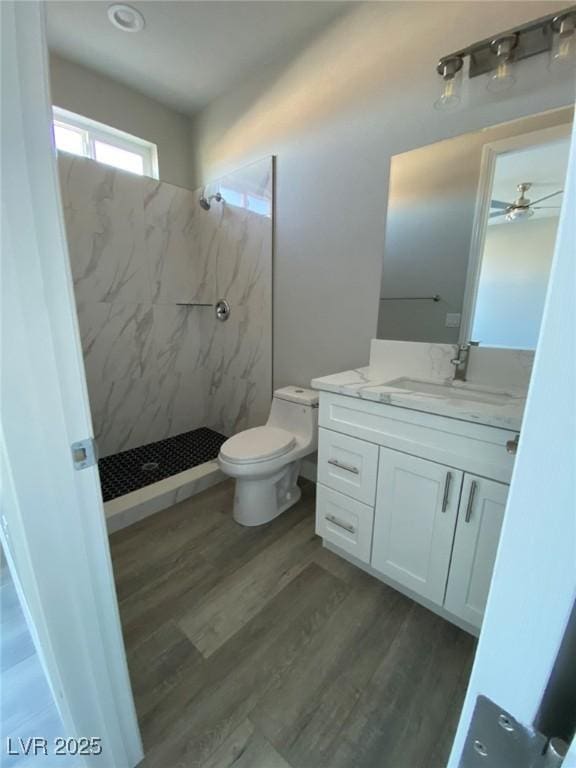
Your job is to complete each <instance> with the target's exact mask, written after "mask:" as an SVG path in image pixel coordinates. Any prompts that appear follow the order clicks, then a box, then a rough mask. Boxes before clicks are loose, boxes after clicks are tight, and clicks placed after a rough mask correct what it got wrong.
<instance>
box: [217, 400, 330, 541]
mask: <svg viewBox="0 0 576 768" xmlns="http://www.w3.org/2000/svg"><path fill="white" fill-rule="evenodd" d="M317 446H318V394H317V393H316V392H314V391H313V390H311V389H303V388H302V387H294V386H290V387H283V388H282V389H277V390H276V391H275V392H274V397H273V399H272V407H271V409H270V416H269V417H268V421H267V422H266V425H265V426H264V427H254V428H253V429H246V430H244V431H243V432H239V433H238V434H237V435H234V437H231V438H230V439H229V440H226V442H225V443H224V444H223V445H222V447H221V448H220V453H219V455H218V464H219V466H220V469H221V470H222V472H224V474H226V475H228V476H229V477H233V478H235V480H236V487H235V491H234V510H233V516H234V519H235V520H236V522H238V523H240V524H241V525H250V526H252V525H262V524H263V523H268V522H270V520H273V519H274V518H275V517H278V515H280V514H282V512H284V511H285V510H287V509H288V508H289V507H291V506H292V505H293V504H295V503H296V502H297V501H298V499H299V498H300V488H299V487H298V484H297V480H298V473H299V469H300V459H302V458H303V457H304V456H307V455H308V454H310V453H314V451H315V450H316V448H317Z"/></svg>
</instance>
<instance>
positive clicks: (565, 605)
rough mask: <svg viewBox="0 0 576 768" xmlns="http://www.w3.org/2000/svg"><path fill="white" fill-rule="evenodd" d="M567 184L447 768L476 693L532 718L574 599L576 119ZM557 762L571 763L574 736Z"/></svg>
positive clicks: (458, 749) (455, 759)
mask: <svg viewBox="0 0 576 768" xmlns="http://www.w3.org/2000/svg"><path fill="white" fill-rule="evenodd" d="M564 188H565V193H564V199H563V201H562V208H561V211H560V220H559V224H558V235H557V238H556V246H555V252H554V258H553V261H552V268H551V271H550V279H549V282H548V291H547V295H546V302H545V305H544V313H543V316H542V325H541V328H540V337H539V340H538V346H537V349H536V355H535V359H534V368H533V371H532V377H531V381H530V387H529V390H528V398H527V402H526V409H525V413H524V420H523V423H522V432H521V436H520V442H519V447H518V453H517V457H516V463H515V466H514V471H513V474H512V481H511V485H510V494H509V497H508V503H507V506H506V513H505V516H504V523H503V526H502V534H501V537H500V542H499V546H498V553H497V556H496V562H495V566H494V575H493V578H492V583H491V586H490V593H489V596H488V602H487V605H486V612H485V614H484V622H483V624H482V630H481V632H480V638H479V643H478V649H477V652H476V657H475V659H474V665H473V668H472V673H471V676H470V681H469V685H468V690H467V693H466V698H465V701H464V705H463V708H462V712H461V715H460V721H459V724H458V729H457V732H456V736H455V740H454V744H453V747H452V753H451V755H450V760H449V762H448V768H457V766H458V765H459V762H460V757H461V755H462V750H463V746H464V743H465V739H466V736H467V733H468V729H469V726H470V722H471V718H472V714H473V710H474V706H475V703H476V699H477V697H478V696H479V695H484V696H487V697H488V698H489V699H491V700H492V701H493V702H494V703H495V704H497V705H498V706H499V707H502V708H503V709H504V710H507V711H508V712H509V713H510V714H511V715H512V716H513V717H514V718H515V719H516V720H518V721H519V722H521V723H523V724H524V725H526V726H532V725H533V723H534V722H535V720H536V718H537V716H538V713H539V709H540V707H541V704H542V701H543V698H544V694H545V692H546V693H547V695H548V693H549V690H550V689H548V683H549V681H550V680H551V677H552V673H553V670H554V666H555V662H556V659H557V656H558V653H559V651H560V649H561V647H562V643H563V641H564V638H565V636H567V635H566V630H567V627H568V622H569V620H570V616H571V612H572V610H573V606H574V604H575V600H576V530H575V528H576V526H575V525H574V510H575V509H576V477H575V474H576V473H574V467H575V466H576V441H575V440H574V436H575V434H576V400H575V397H574V392H576V364H575V361H576V317H575V304H574V290H575V289H576V264H575V262H574V244H575V243H576V217H574V215H573V211H574V210H576V123H575V124H574V125H573V127H572V143H571V147H570V155H569V161H568V169H567V174H566V184H565V187H564ZM552 679H554V678H552ZM547 735H548V736H554V735H559V734H547ZM563 765H564V767H565V768H575V766H576V738H574V739H573V740H572V744H571V746H570V749H569V752H568V755H567V757H566V758H565V760H564V763H563Z"/></svg>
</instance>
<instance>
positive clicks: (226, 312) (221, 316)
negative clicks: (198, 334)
mask: <svg viewBox="0 0 576 768" xmlns="http://www.w3.org/2000/svg"><path fill="white" fill-rule="evenodd" d="M214 307H215V310H216V317H217V318H218V320H221V321H222V322H224V321H225V320H228V318H229V317H230V304H228V302H227V301H226V299H218V301H217V302H216V304H215V305H214Z"/></svg>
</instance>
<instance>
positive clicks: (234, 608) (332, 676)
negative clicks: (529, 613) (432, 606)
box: [111, 482, 475, 768]
mask: <svg viewBox="0 0 576 768" xmlns="http://www.w3.org/2000/svg"><path fill="white" fill-rule="evenodd" d="M232 497H233V485H232V483H231V482H226V483H222V484H221V485H218V486H216V487H214V488H211V489H209V490H207V491H205V492H204V493H203V494H200V495H198V496H196V497H194V498H193V499H190V500H188V501H185V502H182V503H181V504H178V505H176V506H174V507H172V508H171V509H169V510H166V511H165V512H161V513H159V514H157V515H155V516H153V517H150V518H148V519H146V520H143V521H142V522H140V523H138V524H136V525H134V526H132V527H130V528H128V529H125V530H123V531H119V532H118V533H115V534H113V535H112V536H111V550H112V558H113V563H114V570H115V574H116V583H117V590H118V597H119V601H120V613H121V618H122V625H123V631H124V637H125V642H126V649H127V655H128V663H129V667H130V675H131V678H132V686H133V690H134V696H135V700H136V707H137V711H138V718H139V721H140V727H141V730H142V737H143V740H144V746H145V751H146V757H145V759H144V761H143V762H142V764H141V765H142V768H188V767H189V766H190V767H191V766H196V767H197V768H232V766H233V768H444V766H445V765H446V761H447V757H448V754H449V751H450V746H451V741H452V738H453V734H454V730H455V727H456V723H457V721H458V716H459V712H460V707H461V705H462V701H463V697H464V693H465V690H466V684H467V681H468V676H469V673H470V667H471V663H472V659H473V653H474V648H475V643H474V640H473V639H472V638H471V637H470V636H468V635H467V634H465V633H464V632H461V631H460V630H459V629H457V628H456V627H454V626H452V625H451V624H448V623H447V622H445V621H443V620H442V619H440V618H438V617H437V616H435V615H434V614H432V613H430V612H429V611H427V610H426V609H424V608H421V607H420V606H418V605H416V604H415V603H414V602H412V601H411V600H409V599H407V598H405V597H403V596H402V595H400V594H399V593H398V592H396V591H395V590H392V589H390V588H388V587H386V586H385V585H383V584H381V583H380V582H378V581H377V580H375V579H373V578H372V577H370V576H368V575H366V574H364V573H363V572H361V571H360V570H358V569H357V568H354V567H353V566H351V565H349V564H348V563H346V562H345V561H344V560H342V559H340V558H338V557H336V556H334V555H333V554H331V553H330V552H328V551H327V550H325V549H323V548H322V545H321V541H320V539H319V538H318V537H317V536H315V534H314V486H313V485H312V484H311V483H305V484H304V485H303V494H302V499H301V501H300V502H299V503H298V504H297V505H296V506H294V507H293V508H292V509H291V510H289V511H288V512H286V513H285V514H283V515H281V516H280V517H279V518H278V519H277V520H275V521H274V522H272V523H270V524H268V525H266V526H261V527H259V528H242V527H241V526H238V525H237V524H236V523H234V521H233V520H232V517H231V510H232Z"/></svg>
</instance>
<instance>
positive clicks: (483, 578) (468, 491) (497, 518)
mask: <svg viewBox="0 0 576 768" xmlns="http://www.w3.org/2000/svg"><path fill="white" fill-rule="evenodd" d="M507 496H508V486H507V485H503V484H502V483H496V482H494V481H493V480H486V479H485V478H483V477H475V476H474V475H469V474H466V475H465V476H464V488H463V492H462V500H461V502H460V509H459V510H458V524H457V526H456V537H455V539H454V551H453V553H452V563H451V565H450V576H449V579H448V589H447V590H446V602H445V608H446V609H447V610H448V611H450V612H451V613H453V614H455V615H456V616H459V617H460V618H462V619H464V620H465V621H467V622H469V623H470V624H473V625H474V626H476V627H478V628H479V627H480V625H481V624H482V617H483V615H484V607H485V606H486V600H487V598H488V591H489V589H490V582H491V580H492V570H493V568H494V560H495V559H496V550H497V549H498V541H499V539H500V529H501V528H502V521H503V519H504V510H505V508H506V498H507Z"/></svg>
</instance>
